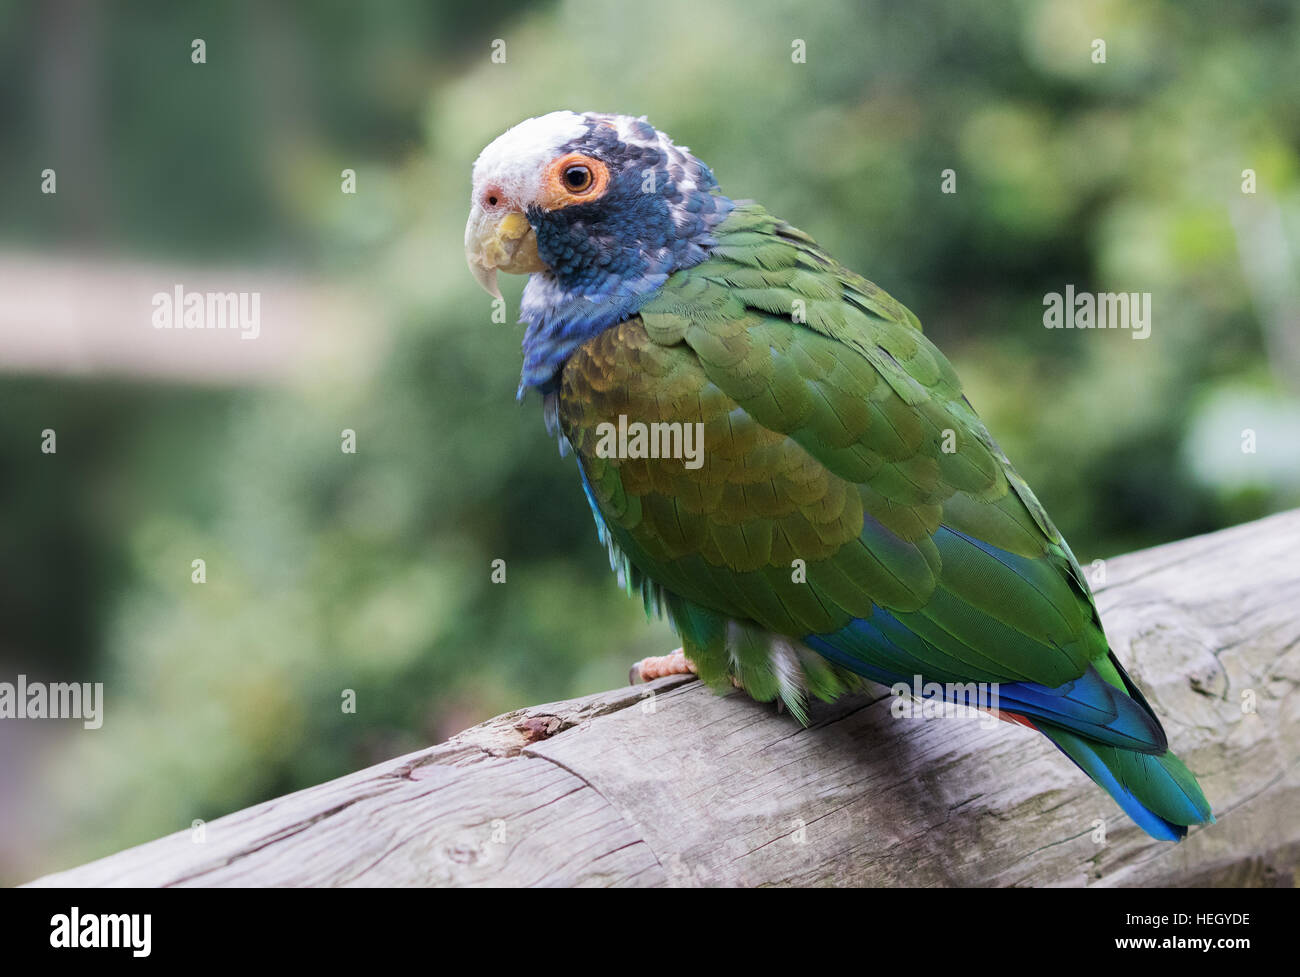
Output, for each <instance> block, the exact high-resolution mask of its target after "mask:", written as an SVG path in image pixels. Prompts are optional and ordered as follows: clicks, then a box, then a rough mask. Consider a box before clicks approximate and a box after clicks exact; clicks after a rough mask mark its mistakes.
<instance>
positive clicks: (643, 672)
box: [627, 648, 695, 685]
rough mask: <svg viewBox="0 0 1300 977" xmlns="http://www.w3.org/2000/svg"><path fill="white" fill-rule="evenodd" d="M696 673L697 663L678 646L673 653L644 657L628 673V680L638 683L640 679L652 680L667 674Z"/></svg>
mask: <svg viewBox="0 0 1300 977" xmlns="http://www.w3.org/2000/svg"><path fill="white" fill-rule="evenodd" d="M694 674H695V664H694V663H693V662H692V661H691V660H690V659H689V658H687V657H686V656H685V655H684V654H682V650H681V649H680V648H678V649H677V650H676V651H674V652H672V653H671V654H667V655H659V656H658V657H655V658H642V659H641V660H640V661H639V662H637V663H636V664H635V665H633V666H632V670H631V671H630V672H628V673H627V681H628V684H629V685H636V683H637V680H638V679H640V680H641V681H642V682H652V681H654V680H655V679H657V678H663V677H664V676H665V675H694Z"/></svg>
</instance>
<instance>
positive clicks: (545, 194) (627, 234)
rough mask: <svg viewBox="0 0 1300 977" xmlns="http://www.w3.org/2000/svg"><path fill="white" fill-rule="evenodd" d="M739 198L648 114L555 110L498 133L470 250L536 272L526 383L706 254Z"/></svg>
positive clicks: (477, 262)
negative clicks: (723, 190)
mask: <svg viewBox="0 0 1300 977" xmlns="http://www.w3.org/2000/svg"><path fill="white" fill-rule="evenodd" d="M732 207H733V204H732V202H731V201H730V200H729V199H728V198H726V197H724V196H723V195H722V194H721V193H720V192H719V191H718V190H717V184H716V183H715V181H714V179H713V174H712V172H710V170H709V168H708V167H707V166H705V165H704V164H703V163H701V162H700V161H699V160H697V159H696V158H695V157H694V156H692V155H691V154H690V152H689V151H688V150H687V149H686V148H685V147H684V146H675V145H673V142H672V140H671V139H669V138H668V137H667V136H666V135H664V134H663V133H661V132H659V131H658V130H657V129H655V127H654V126H652V125H650V124H649V123H648V122H646V121H645V120H644V119H635V118H632V117H631V116H626V115H602V114H598V113H592V112H588V113H585V114H581V115H580V114H578V113H576V112H552V113H550V114H549V115H543V116H540V117H538V118H535V119H528V120H527V121H525V122H521V123H520V124H519V125H517V126H515V127H514V128H513V129H510V130H509V131H507V132H506V133H504V134H503V135H501V136H499V137H497V138H496V139H495V140H493V142H492V143H491V144H489V145H488V147H487V148H486V149H484V150H483V152H482V154H481V155H480V156H479V158H478V161H477V162H475V164H474V175H473V189H472V196H471V199H470V215H469V222H468V224H466V226H465V257H466V259H467V260H468V262H469V267H470V270H471V271H472V272H473V273H474V277H475V278H476V279H477V280H478V282H479V284H480V285H482V286H483V288H484V289H486V290H487V292H488V293H489V294H491V295H494V296H496V297H498V298H499V297H500V294H501V293H500V291H499V290H498V288H497V281H496V280H497V272H498V271H506V272H511V273H514V274H530V275H531V276H532V277H531V278H530V279H529V282H528V284H527V286H526V287H525V290H524V297H523V301H522V303H521V307H520V314H521V318H522V319H523V320H524V321H525V322H527V323H528V325H529V329H528V334H527V336H526V337H525V340H524V353H525V362H524V384H523V385H524V386H525V387H527V386H540V385H543V384H545V383H546V382H548V381H549V380H550V379H551V378H552V377H553V375H554V373H555V371H556V370H557V369H558V368H559V366H560V365H561V364H562V363H563V361H564V359H566V358H567V357H568V355H569V354H570V353H571V352H572V351H573V349H574V348H576V346H577V345H579V344H580V343H581V342H585V341H586V339H588V338H590V336H592V335H594V334H595V333H596V332H599V331H600V330H602V329H604V328H605V327H607V326H610V325H613V324H614V323H615V322H618V321H620V320H622V319H625V318H627V317H628V316H629V315H631V314H633V313H634V312H635V311H636V310H637V308H639V306H640V304H642V303H644V301H645V300H646V299H648V298H649V296H650V295H651V294H653V292H654V291H655V290H656V289H658V288H659V286H660V285H662V284H663V282H664V281H665V280H666V279H667V277H668V276H669V275H670V274H672V273H673V272H674V271H676V270H678V269H679V268H687V267H690V266H691V265H693V264H698V263H699V262H700V261H703V260H704V258H705V257H706V255H707V248H708V247H709V246H710V245H711V244H712V243H713V241H712V239H711V237H710V236H709V235H710V231H711V230H712V228H713V227H714V226H715V225H716V224H717V223H718V221H720V220H721V219H722V218H723V217H725V216H726V214H727V213H729V212H730V211H731V209H732Z"/></svg>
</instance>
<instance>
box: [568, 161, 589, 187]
mask: <svg viewBox="0 0 1300 977" xmlns="http://www.w3.org/2000/svg"><path fill="white" fill-rule="evenodd" d="M564 187H565V189H566V190H568V191H569V192H570V193H583V192H585V191H587V190H589V189H591V170H590V169H588V168H587V167H585V166H580V165H576V166H566V167H565V168H564Z"/></svg>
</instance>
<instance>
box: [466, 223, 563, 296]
mask: <svg viewBox="0 0 1300 977" xmlns="http://www.w3.org/2000/svg"><path fill="white" fill-rule="evenodd" d="M465 260H466V261H467V262H469V270H470V271H471V272H472V273H473V275H474V279H475V280H476V281H477V282H478V283H479V285H481V286H482V287H483V290H484V291H485V292H487V293H488V294H489V295H491V296H493V297H495V298H500V297H501V290H500V289H499V288H497V271H498V270H501V271H506V272H509V273H510V274H512V275H525V274H527V273H529V272H532V271H541V270H542V269H543V268H545V267H546V266H545V265H543V264H542V259H541V258H539V257H538V256H537V237H536V235H534V234H533V228H532V226H531V225H530V224H529V223H528V218H527V217H525V216H524V215H523V214H522V213H520V212H519V211H517V210H509V211H494V212H489V211H486V210H484V209H483V208H482V207H481V206H480V205H479V204H475V205H474V207H473V209H472V210H470V212H469V222H468V223H467V224H466V225H465Z"/></svg>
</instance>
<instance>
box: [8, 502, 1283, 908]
mask: <svg viewBox="0 0 1300 977" xmlns="http://www.w3.org/2000/svg"><path fill="white" fill-rule="evenodd" d="M1297 551H1300V511H1297V512H1290V513H1283V514H1281V515H1277V516H1273V517H1271V518H1268V519H1264V520H1261V521H1259V522H1256V523H1251V524H1249V525H1245V526H1239V527H1236V528H1233V529H1229V530H1225V531H1223V532H1219V533H1215V534H1212V535H1209V536H1203V537H1198V538H1196V539H1190V540H1184V541H1182V542H1179V543H1173V544H1170V545H1168V546H1161V547H1158V548H1156V549H1152V550H1147V551H1144V552H1141V553H1135V554H1132V555H1129V556H1124V557H1119V558H1117V559H1114V560H1112V561H1109V562H1108V563H1107V564H1106V565H1105V567H1104V570H1105V575H1106V580H1105V581H1104V582H1101V581H1095V583H1096V588H1095V589H1096V590H1097V595H1098V603H1099V605H1100V607H1101V612H1102V617H1103V620H1104V622H1105V625H1106V629H1107V632H1108V634H1109V635H1110V638H1111V643H1112V646H1113V647H1114V648H1115V650H1116V652H1117V654H1118V655H1119V656H1120V658H1121V659H1122V660H1123V661H1124V662H1125V663H1126V665H1128V666H1129V669H1130V671H1131V673H1132V674H1133V675H1134V677H1135V678H1136V679H1137V681H1138V682H1139V683H1140V684H1141V685H1142V687H1143V688H1144V689H1145V690H1146V692H1147V695H1148V698H1149V699H1150V700H1151V703H1152V705H1153V706H1154V707H1155V709H1156V711H1157V712H1158V713H1159V714H1160V715H1161V716H1162V717H1163V718H1164V722H1165V726H1166V728H1167V730H1168V732H1169V737H1170V741H1171V743H1172V744H1173V745H1174V747H1175V749H1177V751H1178V752H1179V754H1180V755H1181V756H1182V757H1183V759H1184V760H1185V761H1186V762H1187V764H1188V766H1190V767H1191V768H1192V769H1193V770H1194V771H1195V772H1196V773H1197V774H1198V776H1199V777H1200V779H1201V783H1202V785H1203V786H1204V788H1205V791H1206V794H1207V795H1208V796H1209V798H1210V800H1211V802H1212V804H1213V806H1214V810H1215V813H1216V815H1217V817H1218V818H1219V823H1217V824H1215V825H1212V826H1208V827H1204V828H1194V829H1193V830H1192V832H1191V834H1190V835H1189V837H1188V838H1187V840H1186V841H1184V842H1183V843H1181V844H1178V845H1172V844H1168V843H1162V842H1156V841H1153V840H1151V839H1150V838H1148V837H1147V836H1146V835H1145V834H1143V833H1142V832H1141V831H1140V830H1139V829H1138V828H1137V827H1136V826H1134V825H1133V823H1132V822H1131V821H1130V820H1129V819H1128V818H1127V817H1126V816H1124V815H1123V814H1122V813H1121V812H1120V811H1119V809H1118V808H1117V807H1116V806H1115V804H1114V802H1112V801H1111V800H1110V798H1108V797H1107V796H1106V795H1105V794H1104V793H1103V792H1102V791H1101V790H1099V789H1098V788H1097V787H1095V786H1094V785H1093V784H1092V783H1091V782H1090V781H1088V780H1087V779H1086V778H1085V777H1084V776H1083V774H1081V773H1080V772H1078V771H1077V770H1076V769H1075V768H1074V766H1073V765H1072V764H1071V763H1070V762H1069V761H1068V760H1066V759H1065V757H1064V756H1062V755H1061V754H1059V753H1058V752H1057V751H1056V750H1055V749H1054V748H1053V747H1052V746H1051V745H1050V744H1049V743H1048V742H1047V741H1046V740H1045V739H1044V738H1042V737H1041V736H1039V735H1037V734H1035V733H1032V732H1030V731H1028V730H1024V729H1020V728H1017V727H1012V726H1008V725H1005V724H1001V723H999V724H996V725H994V726H991V727H990V726H988V725H987V724H984V723H981V722H980V721H979V720H969V719H966V720H962V719H951V718H949V719H929V720H923V719H896V718H893V717H892V716H891V713H890V699H889V697H888V695H886V694H885V692H884V690H879V694H877V695H874V696H862V697H857V698H854V699H851V700H846V701H842V702H839V703H836V704H834V705H832V706H829V707H821V708H818V709H816V710H815V711H814V722H813V724H812V726H811V727H810V728H808V729H802V728H800V727H799V726H798V724H797V723H795V722H794V720H792V719H791V718H790V717H789V716H785V715H780V714H778V713H777V712H775V711H774V710H773V709H772V708H771V707H770V706H764V705H759V704H756V703H754V702H751V701H750V700H748V699H747V698H746V697H744V696H743V695H742V694H740V693H733V694H730V695H726V696H721V697H719V696H714V695H713V694H711V693H710V692H709V691H707V690H706V689H704V688H703V687H701V686H700V685H699V683H697V682H695V681H693V680H690V679H681V678H676V679H664V680H661V681H659V682H657V683H654V684H653V685H649V686H643V687H637V688H628V689H621V690H615V691H612V692H607V693H601V694H599V695H594V696H588V697H586V698H582V699H576V700H572V701H569V702H562V703H553V704H549V705H545V706H535V707H531V708H528V709H523V710H519V711H518V712H514V713H509V714H506V715H503V716H498V717H497V718H495V719H493V720H491V721H489V722H487V723H484V724H482V725H480V726H476V727H473V728H472V729H469V730H466V731H465V732H463V733H461V734H459V735H458V736H456V737H454V738H453V739H451V740H449V741H448V742H447V743H443V744H440V745H438V746H435V747H432V748H430V749H427V750H423V751H421V752H419V753H414V754H411V755H409V756H405V757H400V758H398V759H395V760H392V761H389V762H388V763H384V764H380V765H378V766H375V767H372V768H370V769H368V770H363V771H360V772H358V773H356V774H352V775H351V776H348V777H343V778H341V779H339V780H335V781H332V782H330V783H327V784H322V785H320V786H318V787H314V788H311V789H308V790H304V791H300V792H298V793H296V794H292V795H289V796H287V797H282V798H278V799H276V800H273V801H269V802H267V803H265V804H260V805H257V806H256V807H252V808H249V809H247V810H245V811H239V812H236V813H234V814H231V815H228V816H227V817H224V818H221V819H219V820H216V821H213V822H212V823H210V824H208V825H206V826H205V828H204V833H203V840H202V841H196V840H195V838H194V837H193V833H192V832H189V831H186V832H181V833H178V834H176V835H172V836H170V837H167V838H163V839H161V840H159V841H155V842H151V843H149V844H146V845H141V846H139V847H137V848H133V849H130V850H128V851H124V852H120V853H118V854H116V855H112V856H110V857H108V858H104V859H101V860H99V861H96V862H93V863H91V864H89V865H84V866H81V867H79V868H75V869H72V870H70V871H67V872H61V873H58V874H55V875H50V876H46V877H44V878H42V879H38V880H37V881H36V882H34V883H32V884H33V885H41V886H65V885H67V886H71V885H76V886H111V885H138V886H163V885H256V886H266V885H280V886H307V885H340V886H343V885H357V886H398V885H401V886H406V885H520V886H524V885H529V886H531V885H551V886H570V885H647V886H649V885H744V886H751V885H871V886H883V885H891V886H901V885H995V886H1010V885H1017V886H1026V885H1294V884H1295V882H1296V877H1297V866H1300V696H1297V695H1296V687H1297V684H1298V683H1300V560H1298V559H1297V558H1296V557H1295V555H1294V554H1295V553H1296V552H1297Z"/></svg>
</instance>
